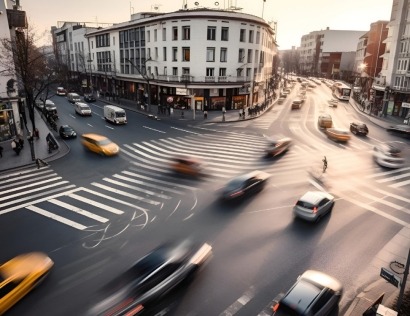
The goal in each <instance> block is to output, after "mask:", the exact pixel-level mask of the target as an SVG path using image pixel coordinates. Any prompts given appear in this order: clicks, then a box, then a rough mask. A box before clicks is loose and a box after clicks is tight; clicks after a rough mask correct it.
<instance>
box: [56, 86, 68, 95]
mask: <svg viewBox="0 0 410 316" xmlns="http://www.w3.org/2000/svg"><path fill="white" fill-rule="evenodd" d="M57 95H60V96H65V95H67V90H66V89H64V88H63V87H57Z"/></svg>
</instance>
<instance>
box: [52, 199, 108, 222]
mask: <svg viewBox="0 0 410 316" xmlns="http://www.w3.org/2000/svg"><path fill="white" fill-rule="evenodd" d="M47 202H48V203H53V204H54V205H57V206H59V207H62V208H65V209H67V210H69V211H72V212H74V213H77V214H80V215H82V216H86V217H89V218H91V219H93V220H96V221H98V222H101V223H106V222H108V218H105V217H102V216H99V215H97V214H94V213H91V212H89V211H86V210H83V209H81V208H78V207H75V206H73V205H71V204H68V203H66V202H63V201H59V200H56V199H50V200H48V201H47Z"/></svg>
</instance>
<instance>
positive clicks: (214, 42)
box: [56, 8, 277, 110]
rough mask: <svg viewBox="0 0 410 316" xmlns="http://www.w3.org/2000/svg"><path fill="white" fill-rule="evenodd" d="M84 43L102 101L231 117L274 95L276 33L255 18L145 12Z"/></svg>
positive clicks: (94, 33)
mask: <svg viewBox="0 0 410 316" xmlns="http://www.w3.org/2000/svg"><path fill="white" fill-rule="evenodd" d="M56 34H58V32H57V33H56ZM85 40H86V41H87V43H88V49H89V59H88V61H89V66H90V68H91V69H92V74H91V77H92V81H93V87H94V90H96V92H98V93H102V94H104V95H108V96H114V97H116V96H120V97H123V98H128V99H132V100H135V101H137V102H140V103H141V104H145V103H149V102H151V104H159V105H161V106H164V107H168V108H169V107H173V108H191V107H193V108H194V109H196V110H230V109H242V108H244V107H248V106H251V107H252V106H255V105H257V104H262V103H265V102H268V101H269V99H270V98H271V97H272V94H273V89H271V87H272V78H273V73H275V69H276V67H277V66H276V65H275V60H276V58H277V56H276V54H277V44H276V29H274V28H273V27H272V26H271V25H270V24H268V23H267V22H265V21H264V20H263V19H261V18H259V17H256V16H253V15H249V14H244V13H240V12H236V11H229V10H219V9H218V10H214V9H206V8H201V9H198V8H197V9H183V10H179V11H176V12H171V13H158V12H154V13H150V12H148V13H147V12H143V13H137V14H133V15H132V18H131V20H130V21H128V22H124V23H120V24H115V25H112V26H110V27H105V28H100V29H98V30H92V31H89V32H86V34H85ZM70 49H71V47H70ZM85 50H86V49H85ZM70 54H71V51H70ZM78 72H81V70H80V69H78Z"/></svg>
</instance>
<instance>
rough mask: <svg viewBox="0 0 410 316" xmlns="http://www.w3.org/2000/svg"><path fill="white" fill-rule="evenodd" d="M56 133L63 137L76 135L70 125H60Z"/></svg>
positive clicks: (74, 136)
mask: <svg viewBox="0 0 410 316" xmlns="http://www.w3.org/2000/svg"><path fill="white" fill-rule="evenodd" d="M58 133H59V134H60V136H61V138H65V139H68V138H76V137H77V133H76V132H75V130H74V129H73V128H72V127H71V126H70V125H61V126H60V129H59V131H58Z"/></svg>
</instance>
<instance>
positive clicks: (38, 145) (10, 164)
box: [0, 109, 70, 173]
mask: <svg viewBox="0 0 410 316" xmlns="http://www.w3.org/2000/svg"><path fill="white" fill-rule="evenodd" d="M34 119H35V123H36V128H37V129H38V131H39V135H40V138H39V139H37V138H34V141H33V146H34V156H35V158H40V159H42V160H44V161H46V162H49V161H52V160H55V159H58V158H60V157H62V156H64V155H65V154H67V153H68V152H69V151H70V148H69V147H68V146H67V144H66V143H65V142H64V140H62V139H61V138H60V136H59V135H58V133H56V132H54V130H50V129H49V127H48V126H47V124H46V123H45V121H44V120H43V119H42V117H41V115H40V113H39V112H38V111H37V109H34ZM57 123H58V122H57ZM27 127H28V128H29V129H30V130H31V129H32V125H31V121H29V120H28V121H27ZM48 133H51V134H52V135H54V138H55V140H56V141H57V143H58V149H57V150H53V151H52V152H51V153H49V152H48V148H47V142H46V136H47V134H48ZM27 136H28V131H27V130H26V129H24V135H23V139H24V148H23V149H22V150H21V151H20V154H19V155H17V154H16V153H15V152H14V150H13V149H12V148H11V140H8V141H4V142H0V146H2V147H3V149H4V150H3V157H2V158H0V173H2V172H5V171H10V170H14V169H18V168H22V167H28V166H34V165H35V161H34V160H33V159H32V153H31V150H30V144H29V142H28V141H27Z"/></svg>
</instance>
